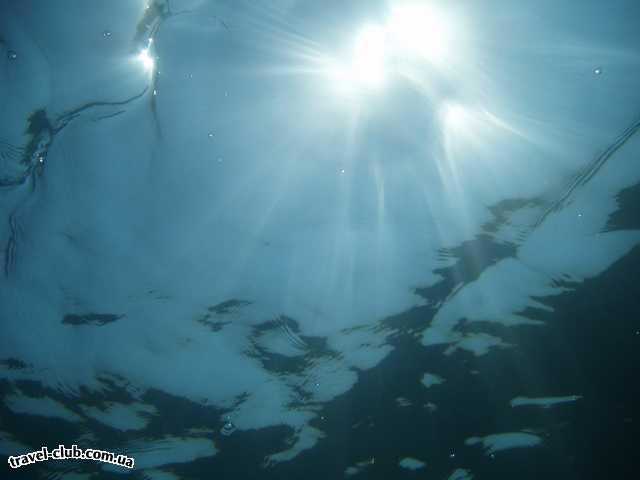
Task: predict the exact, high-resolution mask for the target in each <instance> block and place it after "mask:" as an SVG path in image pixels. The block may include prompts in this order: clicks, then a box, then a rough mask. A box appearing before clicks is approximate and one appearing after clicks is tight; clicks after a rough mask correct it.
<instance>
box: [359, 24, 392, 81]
mask: <svg viewBox="0 0 640 480" xmlns="http://www.w3.org/2000/svg"><path fill="white" fill-rule="evenodd" d="M386 43H387V40H386V34H385V31H384V29H382V28H380V27H366V28H364V29H362V31H361V32H360V34H359V35H358V37H357V38H356V44H355V48H354V52H353V64H352V65H351V70H352V72H351V73H352V76H353V78H354V80H355V81H356V82H357V83H359V84H361V85H363V86H366V87H371V88H377V87H380V86H381V85H382V84H383V83H384V77H385V63H386V50H387V45H386Z"/></svg>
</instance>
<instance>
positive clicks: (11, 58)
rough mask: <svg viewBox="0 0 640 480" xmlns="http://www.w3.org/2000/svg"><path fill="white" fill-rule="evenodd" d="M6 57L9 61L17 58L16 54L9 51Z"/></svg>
mask: <svg viewBox="0 0 640 480" xmlns="http://www.w3.org/2000/svg"><path fill="white" fill-rule="evenodd" d="M7 57H8V58H9V60H15V59H16V58H18V54H17V53H16V52H15V51H13V50H9V51H8V52H7Z"/></svg>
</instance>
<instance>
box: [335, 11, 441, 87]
mask: <svg viewBox="0 0 640 480" xmlns="http://www.w3.org/2000/svg"><path fill="white" fill-rule="evenodd" d="M451 26H452V25H451V21H450V19H449V18H448V16H445V15H444V14H443V13H442V12H440V11H439V10H437V9H434V8H431V7H429V6H426V5H424V4H419V3H409V4H403V5H402V6H396V7H394V8H392V9H391V11H390V14H389V17H388V18H387V20H386V21H385V22H384V23H382V24H379V25H369V26H365V27H364V28H361V29H360V30H359V31H358V32H357V35H356V38H355V43H354V46H353V49H352V50H351V51H349V52H347V54H346V55H339V56H338V57H333V59H332V60H325V61H323V63H324V67H323V68H324V72H325V74H326V75H327V76H328V77H329V79H330V81H331V83H332V85H333V86H334V87H335V89H336V91H337V92H339V93H347V94H349V95H352V94H354V93H356V94H358V93H361V92H363V91H365V92H366V91H371V90H379V89H380V88H381V87H383V86H384V85H385V84H386V83H387V82H388V78H389V77H391V76H392V75H396V74H400V75H404V76H407V75H408V73H407V72H411V71H412V69H407V68H406V67H407V66H409V65H410V64H412V63H417V64H420V63H423V62H424V61H426V62H429V63H431V64H432V65H433V66H437V67H440V68H442V67H448V66H447V65H446V64H445V62H447V61H449V60H450V59H451V57H452V54H453V52H452V50H453V49H452V48H451V46H452V43H453V42H452V40H453V35H452V30H451ZM399 60H400V61H399Z"/></svg>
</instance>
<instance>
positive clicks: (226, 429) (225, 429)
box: [220, 421, 236, 437]
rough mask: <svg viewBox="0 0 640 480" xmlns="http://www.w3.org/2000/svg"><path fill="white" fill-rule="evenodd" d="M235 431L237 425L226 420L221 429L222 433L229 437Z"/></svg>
mask: <svg viewBox="0 0 640 480" xmlns="http://www.w3.org/2000/svg"><path fill="white" fill-rule="evenodd" d="M235 431H236V426H235V425H234V424H233V423H232V422H231V421H227V422H225V424H224V425H223V426H222V428H221V429H220V433H221V434H222V435H224V436H225V437H228V436H229V435H231V434H232V433H233V432H235Z"/></svg>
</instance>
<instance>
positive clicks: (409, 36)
mask: <svg viewBox="0 0 640 480" xmlns="http://www.w3.org/2000/svg"><path fill="white" fill-rule="evenodd" d="M388 30H389V37H390V39H391V41H392V42H393V43H394V44H395V45H394V46H395V49H396V50H397V52H398V53H399V54H400V55H416V56H419V57H423V58H425V59H427V60H429V61H431V62H433V63H439V62H442V61H443V60H444V59H445V58H446V53H447V49H446V47H447V44H448V41H449V38H448V37H449V34H448V31H447V30H448V26H447V21H446V19H445V18H444V17H443V16H442V15H441V14H440V13H438V12H437V11H436V10H434V9H432V8H429V7H426V6H424V5H408V6H403V7H397V8H395V9H393V10H392V12H391V16H390V18H389V23H388Z"/></svg>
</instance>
